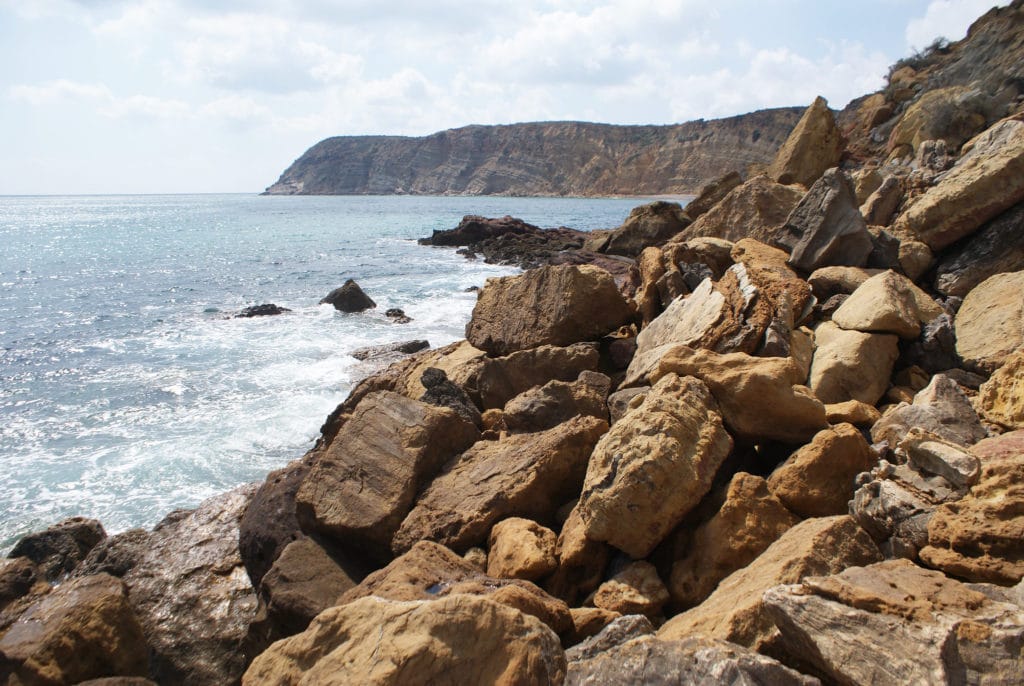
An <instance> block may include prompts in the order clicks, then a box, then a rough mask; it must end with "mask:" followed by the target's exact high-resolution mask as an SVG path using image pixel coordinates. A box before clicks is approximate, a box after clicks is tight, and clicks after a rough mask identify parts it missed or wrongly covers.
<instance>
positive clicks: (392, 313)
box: [384, 307, 412, 324]
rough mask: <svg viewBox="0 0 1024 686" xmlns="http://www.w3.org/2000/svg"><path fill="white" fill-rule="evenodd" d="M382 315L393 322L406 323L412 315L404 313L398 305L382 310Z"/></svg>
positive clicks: (410, 319)
mask: <svg viewBox="0 0 1024 686" xmlns="http://www.w3.org/2000/svg"><path fill="white" fill-rule="evenodd" d="M384 316H385V317H387V318H388V319H390V320H391V321H393V322H394V323H395V324H408V323H409V322H411V321H412V317H410V316H409V315H407V314H406V313H405V310H403V309H402V308H400V307H392V308H391V309H389V310H387V311H386V312H384Z"/></svg>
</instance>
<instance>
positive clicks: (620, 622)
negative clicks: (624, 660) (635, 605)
mask: <svg viewBox="0 0 1024 686" xmlns="http://www.w3.org/2000/svg"><path fill="white" fill-rule="evenodd" d="M577 609H578V610H579V611H581V612H586V613H587V616H592V615H591V614H590V613H598V615H597V616H599V617H605V616H611V617H612V619H611V620H610V621H607V622H605V624H604V626H602V627H601V628H600V629H599V630H598V631H595V632H594V633H592V634H590V635H588V636H586V637H585V640H581V641H578V642H577V643H576V645H574V646H572V647H571V648H569V649H568V650H566V651H565V659H566V660H567V661H569V662H573V661H577V660H588V659H590V658H592V657H594V656H596V655H600V654H601V653H603V652H605V651H606V650H610V649H611V648H614V647H615V646H618V645H622V644H623V643H626V642H627V641H631V640H633V639H634V638H638V637H640V636H646V635H648V634H653V633H654V625H653V624H651V620H649V619H647V617H645V616H644V615H626V616H622V615H620V614H619V613H618V612H611V611H610V610H602V609H600V608H597V607H581V608H573V613H574V614H573V616H574V617H575V612H576V610H577Z"/></svg>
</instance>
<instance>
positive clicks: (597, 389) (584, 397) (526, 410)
mask: <svg viewBox="0 0 1024 686" xmlns="http://www.w3.org/2000/svg"><path fill="white" fill-rule="evenodd" d="M610 387H611V379H609V378H608V377H607V376H605V375H604V374H600V373H598V372H591V371H584V372H580V375H579V377H578V378H577V379H576V381H573V382H566V381H549V382H547V383H546V384H544V385H543V386H541V387H534V388H532V389H530V390H528V391H524V392H523V393H520V394H519V395H517V396H516V397H514V398H512V399H511V400H509V401H508V402H507V403H505V409H504V417H505V425H506V426H507V427H508V429H509V430H510V431H544V430H545V429H550V428H551V427H553V426H556V425H558V424H561V423H562V422H565V421H568V420H569V419H572V418H573V417H575V416H577V415H583V416H589V417H597V418H599V419H604V420H605V421H607V420H608V406H607V405H606V400H607V398H608V389H609V388H610Z"/></svg>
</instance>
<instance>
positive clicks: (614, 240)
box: [601, 200, 690, 257]
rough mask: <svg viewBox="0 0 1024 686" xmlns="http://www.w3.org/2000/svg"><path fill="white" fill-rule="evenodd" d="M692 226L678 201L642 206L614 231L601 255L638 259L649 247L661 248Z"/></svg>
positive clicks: (660, 201) (659, 201) (633, 211)
mask: <svg viewBox="0 0 1024 686" xmlns="http://www.w3.org/2000/svg"><path fill="white" fill-rule="evenodd" d="M689 224H690V218H688V217H687V216H686V213H685V212H684V211H683V208H682V206H681V205H680V204H679V203H677V202H666V201H664V200H657V201H655V202H652V203H648V204H646V205H640V206H639V207H635V208H633V210H632V211H631V212H630V213H629V216H628V217H626V221H624V222H622V226H620V227H618V228H617V229H615V230H614V231H612V233H611V235H610V236H609V237H608V242H607V243H606V244H605V246H604V250H602V251H601V252H606V253H609V254H611V255H625V256H627V257H636V256H637V255H639V254H640V252H641V251H642V250H644V249H645V248H647V247H648V246H658V245H661V244H662V243H664V242H665V241H667V240H669V239H670V238H672V237H673V236H675V235H676V234H678V233H679V232H680V231H682V230H683V229H685V228H686V227H687V226H688V225H689Z"/></svg>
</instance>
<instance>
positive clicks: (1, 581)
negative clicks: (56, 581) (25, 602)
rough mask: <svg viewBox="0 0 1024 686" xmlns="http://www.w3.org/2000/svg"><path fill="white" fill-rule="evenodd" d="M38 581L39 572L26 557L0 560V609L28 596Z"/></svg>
mask: <svg viewBox="0 0 1024 686" xmlns="http://www.w3.org/2000/svg"><path fill="white" fill-rule="evenodd" d="M37 581H39V570H38V568H37V567H36V565H35V563H34V562H32V560H30V559H28V558H27V557H15V558H13V559H7V560H0V609H3V608H4V607H6V606H7V604H8V603H10V602H11V601H14V600H17V599H18V598H21V597H23V596H25V595H27V594H28V592H29V591H30V590H32V587H33V586H34V585H35V584H36V582H37Z"/></svg>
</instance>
